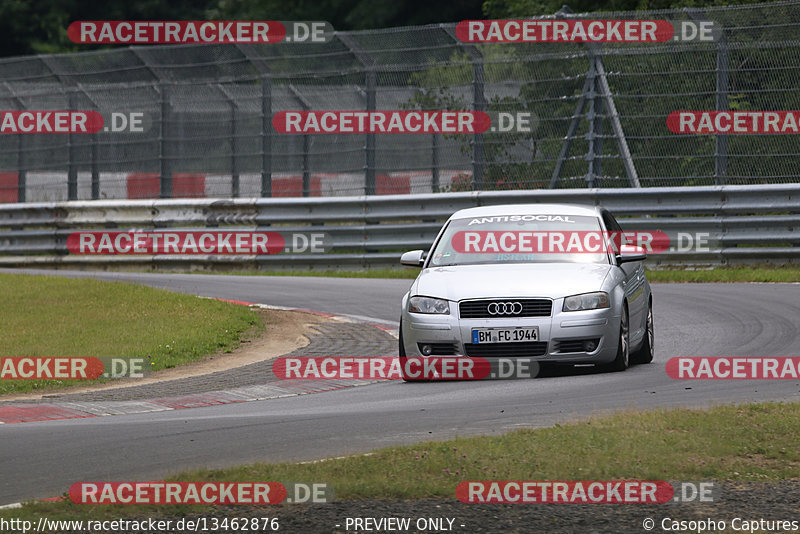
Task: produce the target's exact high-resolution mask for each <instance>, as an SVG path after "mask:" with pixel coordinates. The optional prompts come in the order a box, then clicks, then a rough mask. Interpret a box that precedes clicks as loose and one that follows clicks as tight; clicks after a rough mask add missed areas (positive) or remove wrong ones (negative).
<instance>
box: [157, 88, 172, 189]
mask: <svg viewBox="0 0 800 534" xmlns="http://www.w3.org/2000/svg"><path fill="white" fill-rule="evenodd" d="M160 89H161V122H160V124H159V126H158V164H159V177H160V180H159V181H160V191H161V194H160V196H161V198H172V169H171V165H170V163H169V150H168V147H169V141H168V139H167V137H168V131H169V130H168V128H167V125H168V121H169V94H168V91H169V89H168V85H167V84H166V83H162V84H161V86H160Z"/></svg>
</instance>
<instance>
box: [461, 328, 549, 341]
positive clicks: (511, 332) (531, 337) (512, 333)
mask: <svg viewBox="0 0 800 534" xmlns="http://www.w3.org/2000/svg"><path fill="white" fill-rule="evenodd" d="M525 341H539V327H538V326H532V327H530V328H473V329H472V342H473V343H521V342H525Z"/></svg>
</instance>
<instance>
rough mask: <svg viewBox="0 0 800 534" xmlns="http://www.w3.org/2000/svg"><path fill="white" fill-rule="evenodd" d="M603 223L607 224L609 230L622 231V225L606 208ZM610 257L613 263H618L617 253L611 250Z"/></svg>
mask: <svg viewBox="0 0 800 534" xmlns="http://www.w3.org/2000/svg"><path fill="white" fill-rule="evenodd" d="M603 223H604V224H605V225H606V230H607V231H608V232H622V227H620V225H619V223H617V220H616V219H615V218H614V216H613V215H611V213H609V212H608V211H606V210H603ZM608 257H609V260H610V261H611V264H612V265H618V264H617V260H616V258H615V255H614V254H613V253H611V251H609V253H608Z"/></svg>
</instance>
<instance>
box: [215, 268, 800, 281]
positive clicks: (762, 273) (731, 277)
mask: <svg viewBox="0 0 800 534" xmlns="http://www.w3.org/2000/svg"><path fill="white" fill-rule="evenodd" d="M210 274H219V273H210ZM225 274H238V275H250V276H329V277H335V278H408V279H413V278H416V276H417V275H418V274H419V269H414V268H411V267H406V268H398V269H370V270H366V271H242V272H231V273H225ZM647 278H648V279H649V280H650V281H651V282H800V265H784V266H775V265H755V266H731V267H728V266H725V267H716V268H713V269H693V268H686V267H672V268H669V267H667V268H663V269H658V270H653V269H648V271H647Z"/></svg>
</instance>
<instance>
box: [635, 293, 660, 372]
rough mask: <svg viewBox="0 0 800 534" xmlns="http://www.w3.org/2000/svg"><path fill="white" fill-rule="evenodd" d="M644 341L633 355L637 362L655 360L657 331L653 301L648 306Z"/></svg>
mask: <svg viewBox="0 0 800 534" xmlns="http://www.w3.org/2000/svg"><path fill="white" fill-rule="evenodd" d="M645 330H646V331H645V333H644V341H642V346H641V347H640V348H639V350H637V351H636V354H634V356H633V361H635V362H636V363H650V362H652V361H653V354H654V350H653V347H654V343H655V331H654V329H653V303H652V302H651V303H650V304H649V305H648V306H647V324H646V325H645Z"/></svg>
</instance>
